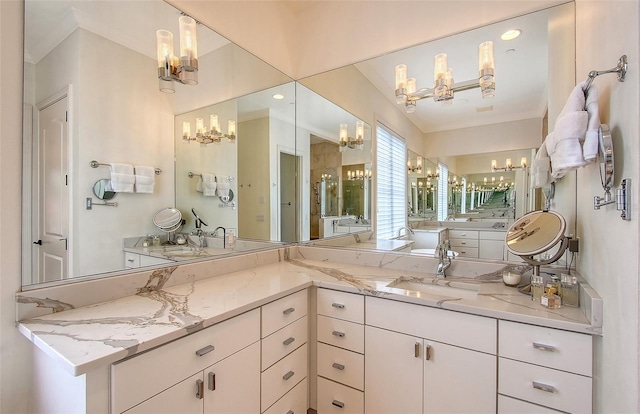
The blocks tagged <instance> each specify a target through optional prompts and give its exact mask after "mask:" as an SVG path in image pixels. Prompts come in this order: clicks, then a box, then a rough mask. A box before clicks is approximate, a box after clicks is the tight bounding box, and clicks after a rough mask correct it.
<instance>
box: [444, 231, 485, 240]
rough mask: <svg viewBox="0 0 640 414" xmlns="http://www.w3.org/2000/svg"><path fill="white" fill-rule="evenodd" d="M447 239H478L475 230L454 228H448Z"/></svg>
mask: <svg viewBox="0 0 640 414" xmlns="http://www.w3.org/2000/svg"><path fill="white" fill-rule="evenodd" d="M449 239H473V240H478V231H477V230H454V229H449Z"/></svg>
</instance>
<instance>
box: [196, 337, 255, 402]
mask: <svg viewBox="0 0 640 414" xmlns="http://www.w3.org/2000/svg"><path fill="white" fill-rule="evenodd" d="M204 388H205V391H204V412H205V414H206V413H219V414H222V413H224V414H249V413H255V414H258V413H260V342H256V343H254V344H253V345H250V346H248V347H247V348H245V349H243V350H242V351H240V352H237V353H235V354H233V355H231V356H230V357H228V358H225V359H223V360H222V361H220V362H218V363H216V364H214V365H212V366H211V367H209V368H207V369H205V370H204Z"/></svg>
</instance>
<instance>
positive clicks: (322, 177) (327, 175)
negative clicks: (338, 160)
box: [320, 174, 331, 181]
mask: <svg viewBox="0 0 640 414" xmlns="http://www.w3.org/2000/svg"><path fill="white" fill-rule="evenodd" d="M320 180H322V181H330V180H331V174H322V176H321V177H320Z"/></svg>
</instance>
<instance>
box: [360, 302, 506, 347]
mask: <svg viewBox="0 0 640 414" xmlns="http://www.w3.org/2000/svg"><path fill="white" fill-rule="evenodd" d="M367 325H371V326H377V327H379V328H383V329H388V330H391V331H395V332H400V333H404V334H407V335H412V336H417V337H420V338H427V339H430V340H433V341H438V342H443V343H445V344H449V345H456V346H461V347H463V348H468V349H473V350H476V351H480V352H485V353H489V354H493V355H495V354H496V342H497V329H498V324H497V321H496V320H495V319H493V318H486V317H484V316H476V315H469V314H466V313H459V312H451V311H446V310H442V309H436V308H430V307H428V306H420V305H413V304H409V303H402V302H396V301H393V300H389V299H381V298H373V297H369V296H367Z"/></svg>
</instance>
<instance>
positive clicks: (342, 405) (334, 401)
mask: <svg viewBox="0 0 640 414" xmlns="http://www.w3.org/2000/svg"><path fill="white" fill-rule="evenodd" d="M331 404H333V405H335V406H336V407H340V408H344V403H343V402H342V401H338V400H333V401H332V402H331Z"/></svg>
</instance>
